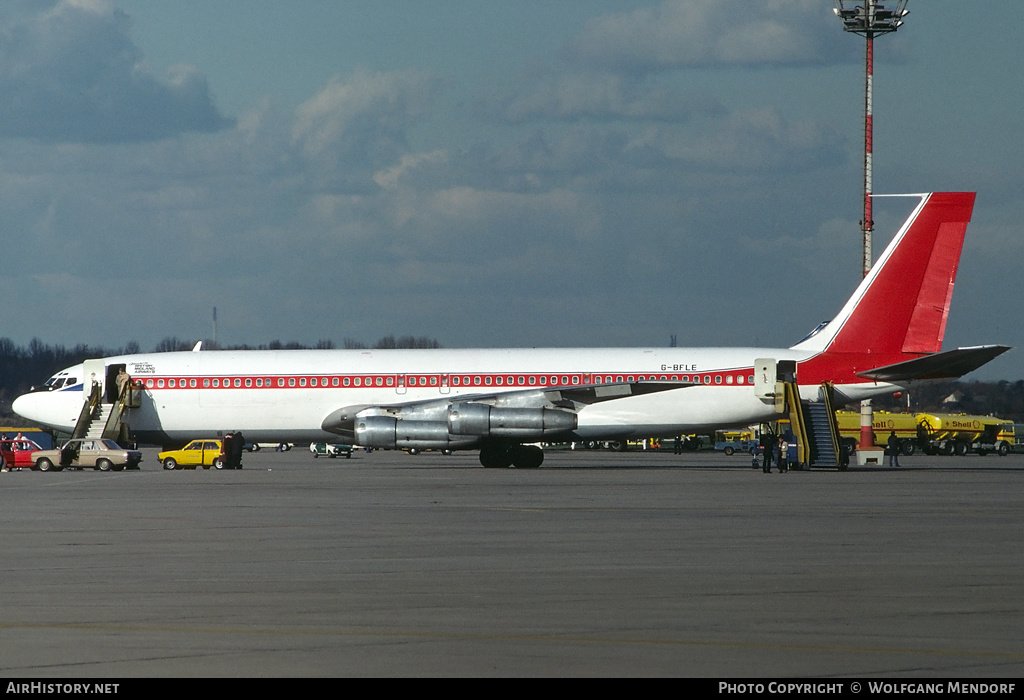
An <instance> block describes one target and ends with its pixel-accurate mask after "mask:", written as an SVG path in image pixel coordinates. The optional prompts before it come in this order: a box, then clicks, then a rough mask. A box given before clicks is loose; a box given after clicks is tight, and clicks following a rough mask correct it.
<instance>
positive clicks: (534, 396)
mask: <svg viewBox="0 0 1024 700" xmlns="http://www.w3.org/2000/svg"><path fill="white" fill-rule="evenodd" d="M691 386H694V383H692V382H679V381H658V380H652V381H643V382H615V383H610V384H583V385H579V386H552V387H544V388H538V387H533V388H529V389H522V390H513V391H503V392H487V393H479V394H458V395H456V396H445V397H439V398H432V399H426V400H418V401H407V402H402V403H393V404H386V405H384V404H381V405H367V404H362V405H355V406H345V407H343V408H339V409H338V410H336V411H333V412H332V413H331V414H330V415H328V416H327V417H326V418H325V419H324V421H323V423H322V424H321V427H322V428H323V429H324V430H326V431H328V432H332V433H336V434H338V435H342V436H344V437H350V436H352V434H353V432H354V430H355V421H356V418H357V417H364V416H370V415H373V416H393V417H395V418H401V419H403V420H415V421H437V420H445V421H447V420H448V414H449V411H450V410H451V409H452V408H453V407H455V406H459V405H463V404H473V405H476V406H487V407H495V408H499V409H514V410H519V411H527V412H529V411H536V412H542V411H545V410H552V411H558V412H561V413H566V412H571V413H573V414H575V413H576V412H578V411H579V410H580V409H582V408H583V407H584V406H588V405H590V404H595V403H601V402H603V401H614V400H616V399H623V398H627V397H630V396H644V395H647V394H654V393H658V392H661V391H669V390H671V389H685V388H686V387H691ZM538 415H540V414H539V413H538Z"/></svg>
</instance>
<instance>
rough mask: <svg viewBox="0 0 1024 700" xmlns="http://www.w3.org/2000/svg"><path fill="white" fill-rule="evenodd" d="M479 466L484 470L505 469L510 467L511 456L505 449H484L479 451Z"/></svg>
mask: <svg viewBox="0 0 1024 700" xmlns="http://www.w3.org/2000/svg"><path fill="white" fill-rule="evenodd" d="M480 464H482V465H483V467H484V468H485V469H507V468H508V467H510V466H511V465H512V454H511V453H510V452H509V451H508V449H507V448H505V447H484V448H483V449H481V450H480Z"/></svg>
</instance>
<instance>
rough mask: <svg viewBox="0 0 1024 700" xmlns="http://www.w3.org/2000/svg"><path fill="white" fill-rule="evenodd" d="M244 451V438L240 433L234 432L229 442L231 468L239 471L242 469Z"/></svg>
mask: <svg viewBox="0 0 1024 700" xmlns="http://www.w3.org/2000/svg"><path fill="white" fill-rule="evenodd" d="M244 449H245V438H244V437H243V436H242V431H240V430H239V431H236V432H235V437H234V438H233V439H232V441H231V468H232V469H241V468H242V451H243V450H244Z"/></svg>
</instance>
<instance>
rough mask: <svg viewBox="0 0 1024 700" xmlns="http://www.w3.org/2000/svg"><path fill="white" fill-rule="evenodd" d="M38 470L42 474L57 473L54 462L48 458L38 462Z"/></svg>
mask: <svg viewBox="0 0 1024 700" xmlns="http://www.w3.org/2000/svg"><path fill="white" fill-rule="evenodd" d="M36 469H37V470H38V471H41V472H52V471H56V469H54V467H53V462H51V461H50V460H48V459H47V458H46V457H40V458H39V459H38V460H36Z"/></svg>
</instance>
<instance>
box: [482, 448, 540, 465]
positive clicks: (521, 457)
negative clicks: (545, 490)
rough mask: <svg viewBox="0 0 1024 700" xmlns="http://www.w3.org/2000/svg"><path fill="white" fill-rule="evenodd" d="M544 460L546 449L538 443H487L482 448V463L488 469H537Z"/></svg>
mask: <svg viewBox="0 0 1024 700" xmlns="http://www.w3.org/2000/svg"><path fill="white" fill-rule="evenodd" d="M543 462H544V450H542V449H540V448H539V447H537V446H536V445H487V446H486V447H483V448H482V449H481V450H480V464H482V465H483V466H484V467H485V468H487V469H507V468H508V467H512V466H514V467H515V468H516V469H536V468H537V467H539V466H540V465H541V464H542V463H543Z"/></svg>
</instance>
